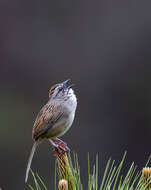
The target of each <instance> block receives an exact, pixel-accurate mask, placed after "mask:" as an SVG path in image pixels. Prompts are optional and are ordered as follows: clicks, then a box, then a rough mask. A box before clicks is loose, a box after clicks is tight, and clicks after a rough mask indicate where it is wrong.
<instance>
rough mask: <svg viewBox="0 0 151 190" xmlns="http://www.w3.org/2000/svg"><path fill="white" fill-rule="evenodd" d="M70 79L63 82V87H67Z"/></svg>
mask: <svg viewBox="0 0 151 190" xmlns="http://www.w3.org/2000/svg"><path fill="white" fill-rule="evenodd" d="M69 81H70V79H68V80H65V81H64V82H62V84H63V87H65V88H66V87H67V83H68V82H69Z"/></svg>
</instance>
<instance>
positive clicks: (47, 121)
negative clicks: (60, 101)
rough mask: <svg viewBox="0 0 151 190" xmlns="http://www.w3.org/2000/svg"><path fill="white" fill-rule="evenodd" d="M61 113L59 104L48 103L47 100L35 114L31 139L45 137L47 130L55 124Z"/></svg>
mask: <svg viewBox="0 0 151 190" xmlns="http://www.w3.org/2000/svg"><path fill="white" fill-rule="evenodd" d="M61 115H62V110H61V106H60V105H56V104H55V105H54V104H51V105H50V102H48V103H47V104H46V105H45V106H44V107H43V108H42V109H41V111H40V112H39V114H38V115H37V118H36V120H35V123H34V126H33V131H32V137H33V139H34V140H37V139H38V138H39V137H46V135H45V134H46V132H47V130H48V129H49V128H51V127H52V126H53V125H54V124H55V122H56V121H57V120H58V119H59V117H60V116H61Z"/></svg>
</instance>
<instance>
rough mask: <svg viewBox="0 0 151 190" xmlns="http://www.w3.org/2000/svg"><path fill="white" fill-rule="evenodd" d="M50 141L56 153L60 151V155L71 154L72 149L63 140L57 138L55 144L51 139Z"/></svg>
mask: <svg viewBox="0 0 151 190" xmlns="http://www.w3.org/2000/svg"><path fill="white" fill-rule="evenodd" d="M49 141H50V143H51V144H52V146H53V147H54V149H55V151H58V152H59V153H60V154H61V153H67V152H70V149H69V148H68V146H67V144H66V143H65V142H63V141H62V140H61V139H59V138H57V139H56V140H55V142H54V141H53V140H51V139H49Z"/></svg>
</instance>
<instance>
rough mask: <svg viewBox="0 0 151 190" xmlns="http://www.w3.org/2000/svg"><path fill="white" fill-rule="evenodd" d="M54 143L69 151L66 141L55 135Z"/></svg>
mask: <svg viewBox="0 0 151 190" xmlns="http://www.w3.org/2000/svg"><path fill="white" fill-rule="evenodd" d="M56 144H58V145H59V146H61V147H63V148H64V149H65V151H66V152H70V148H69V147H68V146H67V143H65V142H64V141H63V140H61V139H59V138H58V137H56Z"/></svg>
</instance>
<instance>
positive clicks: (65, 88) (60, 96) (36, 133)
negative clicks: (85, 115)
mask: <svg viewBox="0 0 151 190" xmlns="http://www.w3.org/2000/svg"><path fill="white" fill-rule="evenodd" d="M68 81H69V79H68V80H66V81H64V82H61V83H59V84H55V85H53V86H52V87H51V88H50V90H49V100H48V102H47V103H46V104H45V105H44V106H43V107H42V109H41V110H40V112H39V113H38V115H37V117H36V120H35V122H34V125H33V130H32V139H33V141H34V142H33V146H32V149H31V152H30V156H29V159H28V164H27V169H26V176H25V183H27V180H28V175H29V170H30V167H31V163H32V159H33V156H34V153H35V150H36V148H37V146H38V145H39V144H40V143H41V142H42V141H43V140H44V139H48V140H49V142H50V143H51V144H52V145H53V146H54V147H57V146H58V144H57V143H55V141H59V142H61V143H63V141H62V140H61V139H59V137H61V136H63V135H64V134H65V133H66V132H67V131H68V130H69V129H70V127H71V125H72V123H73V120H74V117H75V111H76V108H77V98H76V95H75V93H74V90H73V88H72V87H73V84H71V85H68Z"/></svg>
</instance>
